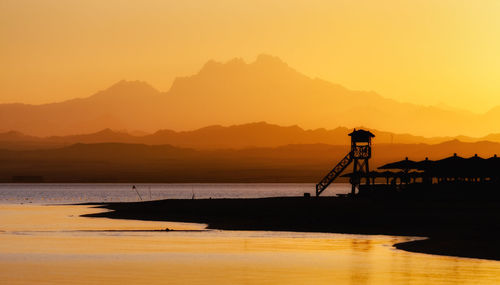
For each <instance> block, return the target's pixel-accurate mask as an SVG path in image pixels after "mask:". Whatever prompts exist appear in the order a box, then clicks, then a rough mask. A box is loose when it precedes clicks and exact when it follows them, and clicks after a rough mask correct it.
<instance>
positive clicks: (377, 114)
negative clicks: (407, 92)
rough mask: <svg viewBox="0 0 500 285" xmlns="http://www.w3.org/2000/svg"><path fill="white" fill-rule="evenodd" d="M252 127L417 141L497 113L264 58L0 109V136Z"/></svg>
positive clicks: (480, 125)
mask: <svg viewBox="0 0 500 285" xmlns="http://www.w3.org/2000/svg"><path fill="white" fill-rule="evenodd" d="M256 121H266V122H270V123H273V124H278V125H285V126H289V125H296V124H297V125H299V126H301V127H304V128H307V129H316V128H321V127H323V128H329V129H333V128H336V127H337V126H346V127H355V126H360V125H362V126H368V127H370V128H375V129H383V130H388V131H391V132H396V133H411V134H418V135H425V136H439V137H440V136H456V135H468V136H484V135H486V134H488V133H497V132H499V131H500V130H499V128H498V122H499V121H500V108H494V109H492V110H491V111H490V112H488V113H486V114H483V115H477V114H473V113H467V112H463V111H458V110H453V109H448V108H445V109H440V108H437V107H426V106H418V105H413V104H407V103H401V102H397V101H394V100H389V99H385V98H383V97H382V96H380V95H378V94H376V93H374V92H364V91H353V90H349V89H346V88H344V87H342V86H340V85H336V84H332V83H329V82H326V81H324V80H320V79H313V78H309V77H307V76H304V75H302V74H301V73H299V72H297V71H295V70H294V69H292V68H290V67H289V66H288V65H287V64H286V63H284V62H282V61H281V60H280V59H278V58H276V57H272V56H267V55H261V56H259V57H258V58H257V60H256V61H255V62H252V63H249V64H247V63H245V62H243V61H242V60H240V59H234V60H231V61H229V62H227V63H218V62H214V61H209V62H208V63H207V64H205V65H204V66H203V68H202V69H201V70H200V71H199V72H198V73H197V74H195V75H193V76H190V77H183V78H178V79H176V80H175V81H174V83H173V85H172V87H171V89H170V90H169V91H168V92H164V93H162V92H159V91H157V90H156V89H154V88H153V87H151V86H149V85H148V84H147V83H144V82H138V81H133V82H132V81H121V82H118V83H117V84H115V85H113V86H111V87H110V88H108V89H106V90H103V91H100V92H98V93H96V94H95V95H93V96H91V97H88V98H84V99H74V100H69V101H65V102H61V103H53V104H45V105H37V106H33V105H23V104H1V105H0V122H1V124H0V129H2V130H16V131H20V132H22V133H25V134H29V135H37V136H48V135H68V134H81V133H91V132H97V131H100V130H102V129H105V128H111V129H128V130H142V131H148V132H153V131H156V130H158V129H173V130H189V129H197V128H201V127H204V126H207V125H233V124H244V123H247V122H256Z"/></svg>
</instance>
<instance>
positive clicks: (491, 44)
mask: <svg viewBox="0 0 500 285" xmlns="http://www.w3.org/2000/svg"><path fill="white" fill-rule="evenodd" d="M498 15H500V1H498V0H481V1H477V0H469V1H466V0H439V1H436V0H432V1H431V0H428V1H427V0H415V1H403V0H378V1H373V0H358V1H352V0H325V1H314V0H312V1H311V0H310V1H298V0H288V1H273V0H264V1H260V0H254V1H235V0H225V1H220V0H218V1H205V0H190V1H188V0H186V1H164V0H162V1H160V0H148V1H139V0H137V1H124V0H106V1H102V0H82V1H76V0H75V1H58V0H44V1H38V0H32V1H28V0H2V1H1V2H0V19H1V20H0V41H1V42H0V62H1V63H2V68H1V70H0V102H26V103H44V102H52V101H60V100H64V99H70V98H74V97H85V96H89V95H91V94H92V93H94V92H95V91H97V90H100V89H104V88H106V87H108V86H109V85H111V84H112V83H114V82H116V81H118V80H120V79H130V80H135V79H140V80H145V81H148V82H150V83H151V84H152V85H154V86H155V87H157V88H159V89H160V90H168V88H169V87H170V84H171V83H172V80H173V78H174V77H176V76H180V75H190V74H193V73H195V72H196V71H197V70H199V69H200V68H201V66H202V65H203V64H204V63H205V62H206V61H207V60H208V59H215V60H220V61H226V60H228V59H230V58H233V57H243V58H244V59H245V60H247V61H252V60H254V58H255V57H256V55H258V54H260V53H267V54H272V55H276V56H279V57H281V58H282V59H283V60H284V61H286V62H287V63H288V64H290V65H291V66H292V67H294V68H296V69H297V70H299V71H301V72H303V73H305V74H307V75H310V76H313V77H315V76H317V77H321V78H323V79H326V80H329V81H332V82H335V83H339V84H342V85H344V86H346V87H349V88H351V89H359V90H374V91H376V92H378V93H380V94H381V95H383V96H385V97H390V98H395V99H398V100H401V101H407V102H414V103H419V104H426V105H430V104H437V103H439V102H444V103H446V104H447V105H450V106H453V107H457V108H463V109H468V110H472V111H476V112H484V111H486V110H488V109H489V108H491V107H492V106H494V105H500V96H499V95H500V80H498V78H499V75H500V52H499V51H500V17H498Z"/></svg>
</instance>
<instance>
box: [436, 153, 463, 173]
mask: <svg viewBox="0 0 500 285" xmlns="http://www.w3.org/2000/svg"><path fill="white" fill-rule="evenodd" d="M465 161H466V159H465V158H463V157H460V156H458V155H457V154H456V153H455V154H453V156H450V157H447V158H443V159H440V160H436V161H435V162H434V165H433V166H432V172H433V174H435V175H438V176H441V177H458V176H462V175H463V174H464V171H465V169H464V166H465Z"/></svg>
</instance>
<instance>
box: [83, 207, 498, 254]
mask: <svg viewBox="0 0 500 285" xmlns="http://www.w3.org/2000/svg"><path fill="white" fill-rule="evenodd" d="M79 205H90V206H94V207H95V208H104V209H108V210H110V211H108V212H101V213H95V214H87V215H83V216H84V217H95V218H96V217H104V218H112V219H132V220H147V221H172V222H191V223H203V224H207V225H208V228H209V229H220V230H264V231H295V232H326V233H340V234H369V235H370V234H371V235H394V236H413V237H426V239H422V240H416V241H409V242H404V243H397V244H394V245H393V246H394V247H395V248H397V249H400V250H405V251H409V252H417V253H427V254H437V255H446V256H455V257H466V258H480V259H488V260H497V261H500V243H499V242H498V241H497V240H495V236H496V234H497V233H498V232H499V225H500V224H498V223H497V222H498V221H499V220H500V217H499V215H498V214H495V215H493V217H492V216H485V213H487V214H491V213H492V211H490V210H491V209H489V207H488V205H484V203H474V201H453V203H446V204H443V203H442V201H426V202H425V203H424V202H423V201H418V200H417V201H415V200H413V199H410V200H408V199H403V200H402V199H397V200H393V199H385V200H373V199H371V200H368V199H351V198H339V197H320V198H304V197H274V198H256V199H194V200H193V199H169V200H156V201H145V202H115V203H84V204H79ZM491 206H494V207H496V204H492V205H491ZM485 207H486V209H485ZM479 209H481V211H479ZM495 210H496V209H495ZM495 213H496V212H495ZM485 217H486V218H485Z"/></svg>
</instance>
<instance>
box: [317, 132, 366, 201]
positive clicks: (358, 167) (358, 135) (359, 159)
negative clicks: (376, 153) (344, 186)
mask: <svg viewBox="0 0 500 285" xmlns="http://www.w3.org/2000/svg"><path fill="white" fill-rule="evenodd" d="M349 136H350V137H351V151H349V153H348V154H347V155H346V156H345V157H344V158H343V159H342V160H341V161H340V162H339V163H338V164H337V165H336V166H335V167H334V168H333V169H332V170H331V171H330V172H329V173H328V174H327V175H326V176H325V177H324V178H323V179H322V180H321V181H320V182H319V183H318V184H316V196H319V195H321V193H323V191H325V189H326V188H327V187H328V186H329V185H330V184H331V183H332V182H333V181H334V180H335V179H336V178H337V177H339V175H340V174H341V173H342V171H344V170H345V169H346V168H347V166H349V164H351V162H353V163H354V166H353V170H352V175H351V180H350V182H351V185H352V190H351V194H352V195H354V194H355V193H356V188H358V187H359V185H360V183H361V179H362V178H366V184H370V179H369V178H368V174H369V173H370V167H369V163H368V161H369V160H370V158H371V156H372V147H371V145H372V138H373V137H375V135H374V134H372V133H371V132H369V131H365V130H356V129H354V131H353V132H352V133H350V134H349Z"/></svg>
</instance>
